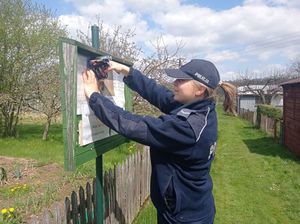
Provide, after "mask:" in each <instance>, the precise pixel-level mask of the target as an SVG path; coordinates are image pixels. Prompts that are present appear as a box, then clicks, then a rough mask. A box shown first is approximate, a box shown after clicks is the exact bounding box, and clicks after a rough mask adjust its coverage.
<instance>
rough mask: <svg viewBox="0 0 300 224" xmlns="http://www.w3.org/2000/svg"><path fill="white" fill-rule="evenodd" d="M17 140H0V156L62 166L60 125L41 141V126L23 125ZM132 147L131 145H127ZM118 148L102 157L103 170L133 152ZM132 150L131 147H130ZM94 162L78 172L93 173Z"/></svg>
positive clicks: (52, 128)
mask: <svg viewBox="0 0 300 224" xmlns="http://www.w3.org/2000/svg"><path fill="white" fill-rule="evenodd" d="M18 130H19V137H18V138H0V155H2V156H11V157H19V158H30V159H35V160H37V161H38V163H39V164H40V165H43V164H47V163H51V162H56V163H59V164H60V165H61V166H63V162H64V149H63V137H62V125H61V124H53V125H51V127H50V132H49V138H48V140H47V141H43V140H42V133H43V125H42V124H28V123H24V124H21V125H20V126H19V129H18ZM128 144H130V145H132V143H128ZM128 148H129V146H128V147H120V148H117V149H115V150H111V151H109V152H107V153H105V155H104V168H105V169H108V168H111V167H113V165H114V164H116V163H119V162H120V161H123V160H125V159H126V158H127V156H128V155H129V154H131V153H133V152H134V151H135V150H132V149H131V150H128ZM131 148H132V147H131ZM94 164H95V161H91V162H88V163H86V164H84V165H82V166H80V167H79V172H80V171H82V172H87V171H88V172H91V174H94V173H95V165H94Z"/></svg>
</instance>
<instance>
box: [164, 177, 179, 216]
mask: <svg viewBox="0 0 300 224" xmlns="http://www.w3.org/2000/svg"><path fill="white" fill-rule="evenodd" d="M163 197H164V202H165V205H166V207H167V210H168V211H169V212H170V213H171V214H176V213H177V212H178V211H179V209H180V200H179V199H180V198H179V195H178V193H177V191H176V186H175V184H174V177H173V176H172V177H171V179H170V181H169V184H168V186H167V189H166V192H165V194H164V196H163Z"/></svg>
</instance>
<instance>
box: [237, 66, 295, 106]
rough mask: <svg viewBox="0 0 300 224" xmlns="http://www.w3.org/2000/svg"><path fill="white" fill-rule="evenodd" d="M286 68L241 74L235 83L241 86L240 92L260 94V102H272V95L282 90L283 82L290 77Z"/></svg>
mask: <svg viewBox="0 0 300 224" xmlns="http://www.w3.org/2000/svg"><path fill="white" fill-rule="evenodd" d="M290 77H291V76H290V75H288V73H287V70H286V69H278V68H273V69H269V70H267V71H263V72H249V71H246V72H245V73H244V74H240V77H239V79H238V80H235V81H234V84H236V85H237V86H239V88H238V91H239V93H247V92H249V93H252V94H253V95H255V96H258V97H259V99H260V103H262V104H270V103H271V100H272V97H274V96H275V95H276V94H278V93H281V92H282V88H281V86H280V84H281V83H283V82H284V81H287V80H288V79H290Z"/></svg>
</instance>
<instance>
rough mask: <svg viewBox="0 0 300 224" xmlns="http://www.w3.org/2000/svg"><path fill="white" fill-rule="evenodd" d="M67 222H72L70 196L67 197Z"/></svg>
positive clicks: (69, 223)
mask: <svg viewBox="0 0 300 224" xmlns="http://www.w3.org/2000/svg"><path fill="white" fill-rule="evenodd" d="M65 212H66V223H67V224H71V202H70V199H69V198H68V197H66V199H65Z"/></svg>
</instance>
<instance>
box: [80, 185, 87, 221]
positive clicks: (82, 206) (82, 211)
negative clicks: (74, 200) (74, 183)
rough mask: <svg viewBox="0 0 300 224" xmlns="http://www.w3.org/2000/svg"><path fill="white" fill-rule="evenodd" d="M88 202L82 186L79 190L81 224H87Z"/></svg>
mask: <svg viewBox="0 0 300 224" xmlns="http://www.w3.org/2000/svg"><path fill="white" fill-rule="evenodd" d="M85 208H86V201H85V196H84V189H83V187H82V186H80V188H79V213H80V223H81V224H86V217H85V212H86V209H85Z"/></svg>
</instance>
